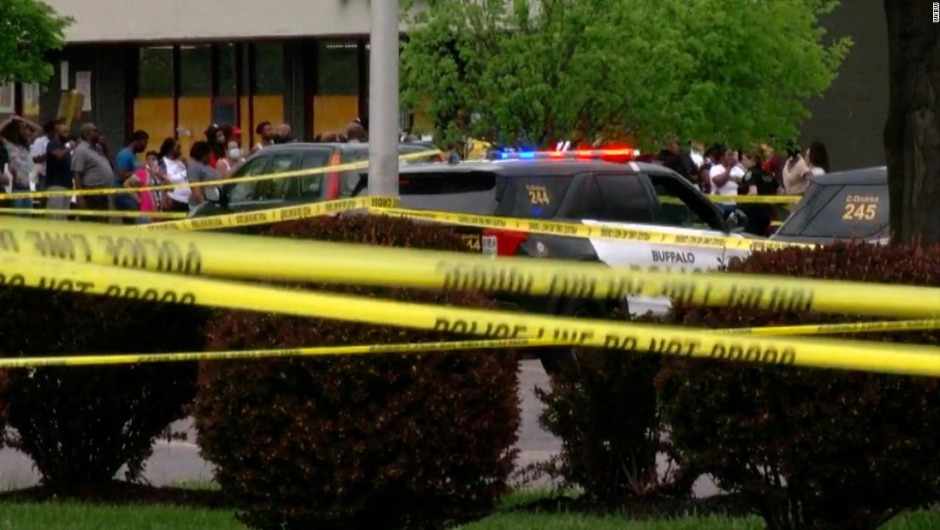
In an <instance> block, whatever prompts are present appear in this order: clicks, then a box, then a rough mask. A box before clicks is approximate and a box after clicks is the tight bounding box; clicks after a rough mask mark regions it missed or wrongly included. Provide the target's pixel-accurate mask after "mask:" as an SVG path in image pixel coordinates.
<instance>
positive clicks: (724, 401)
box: [658, 244, 940, 529]
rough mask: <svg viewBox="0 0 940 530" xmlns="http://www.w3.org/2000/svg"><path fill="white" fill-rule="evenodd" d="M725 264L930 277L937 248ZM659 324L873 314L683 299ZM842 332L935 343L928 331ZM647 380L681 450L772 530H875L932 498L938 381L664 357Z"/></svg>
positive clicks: (841, 250)
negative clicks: (652, 380) (654, 380)
mask: <svg viewBox="0 0 940 530" xmlns="http://www.w3.org/2000/svg"><path fill="white" fill-rule="evenodd" d="M730 270H731V271H734V272H743V273H754V274H774V275H784V276H792V277H804V278H830V279H844V280H856V281H865V282H878V283H894V284H913V285H925V286H936V285H938V284H940V250H938V249H930V250H924V249H920V248H915V247H904V246H890V247H888V246H884V247H879V246H870V245H851V244H836V245H831V246H827V247H825V248H822V249H815V250H807V249H801V248H793V249H787V250H781V251H775V252H767V253H757V254H754V255H753V256H751V257H749V258H748V259H747V260H746V261H743V262H741V261H739V260H734V261H733V262H732V263H731V264H730ZM670 319H671V321H672V323H675V324H683V325H686V326H689V327H705V328H728V327H751V326H778V325H796V324H809V323H836V322H853V321H865V320H872V319H866V318H862V317H858V316H851V315H849V316H825V315H818V314H811V313H797V312H788V313H779V312H770V311H766V310H764V311H762V310H753V309H742V308H701V307H692V306H688V305H681V304H676V305H675V306H674V308H673V311H672V313H671V315H670ZM852 338H853V339H861V338H864V339H866V340H877V341H886V342H888V341H889V342H916V343H923V344H934V345H935V344H937V343H938V342H940V333H937V332H913V333H884V334H878V335H874V334H871V335H869V334H866V335H865V336H864V337H861V336H853V337H852ZM658 388H659V395H660V400H661V402H662V405H663V414H664V417H665V419H666V421H667V422H668V424H669V425H670V427H671V437H672V441H673V443H674V444H675V446H676V448H677V450H678V451H679V453H680V454H681V456H682V457H683V458H684V459H687V460H688V461H689V462H691V463H692V464H694V465H696V466H699V467H700V468H701V469H702V470H704V471H705V472H707V473H710V474H712V475H713V476H714V477H715V478H716V479H717V482H718V484H719V486H720V487H722V488H724V489H727V490H730V491H733V492H740V493H742V494H744V495H745V496H746V497H747V498H748V499H749V501H750V503H751V506H752V507H753V508H754V510H755V511H757V512H758V513H760V514H761V515H762V516H763V517H764V519H765V521H766V522H767V525H768V527H769V528H771V529H823V528H826V529H833V528H845V529H858V528H875V527H877V526H879V525H880V524H882V523H884V522H885V521H887V520H888V519H890V518H891V517H893V516H894V515H896V514H897V513H899V512H900V511H902V510H904V509H908V508H913V507H917V506H920V505H923V504H926V503H929V502H932V501H935V500H936V499H937V498H938V493H940V459H938V458H937V455H938V454H940V386H938V381H937V379H933V378H926V377H903V376H892V375H878V374H866V373H858V372H852V371H836V370H815V369H799V368H787V367H775V366H758V365H745V364H731V363H724V362H718V361H706V360H680V359H675V358H669V359H666V360H664V368H663V370H662V372H661V374H660V376H659V379H658Z"/></svg>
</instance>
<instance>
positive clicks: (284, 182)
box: [231, 153, 296, 202]
mask: <svg viewBox="0 0 940 530" xmlns="http://www.w3.org/2000/svg"><path fill="white" fill-rule="evenodd" d="M269 158H270V160H271V161H270V164H269V165H268V166H267V169H266V170H265V172H264V174H272V173H284V172H285V171H290V170H291V169H293V164H294V155H293V154H292V153H285V154H279V155H274V156H271V157H269ZM260 174H261V173H260V172H259V173H258V175H260ZM258 175H240V176H258ZM295 181H296V179H290V178H284V179H276V180H262V181H258V182H246V183H244V184H239V185H238V186H236V187H235V190H234V191H233V192H232V199H231V200H232V201H233V202H234V201H245V200H254V201H264V200H272V199H285V198H287V196H288V193H287V192H288V190H289V189H290V186H291V183H292V182H295Z"/></svg>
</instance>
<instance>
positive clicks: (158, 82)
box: [137, 46, 173, 98]
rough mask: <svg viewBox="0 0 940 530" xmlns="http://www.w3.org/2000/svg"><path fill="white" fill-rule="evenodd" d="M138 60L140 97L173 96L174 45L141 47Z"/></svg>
mask: <svg viewBox="0 0 940 530" xmlns="http://www.w3.org/2000/svg"><path fill="white" fill-rule="evenodd" d="M138 60H139V72H140V73H139V77H138V79H137V90H138V97H142V98H169V97H173V47H172V46H155V47H151V48H141V49H140V55H139V59H138Z"/></svg>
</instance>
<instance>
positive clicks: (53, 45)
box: [0, 0, 73, 83]
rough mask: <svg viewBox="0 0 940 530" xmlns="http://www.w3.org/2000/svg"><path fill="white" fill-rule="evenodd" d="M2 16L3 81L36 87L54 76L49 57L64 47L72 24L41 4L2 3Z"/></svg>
mask: <svg viewBox="0 0 940 530" xmlns="http://www.w3.org/2000/svg"><path fill="white" fill-rule="evenodd" d="M2 4H3V8H2V15H0V81H2V82H7V83H9V82H19V83H33V82H41V81H45V80H46V79H48V78H49V76H51V75H52V65H51V64H50V63H49V62H48V61H47V60H46V54H47V53H48V52H50V51H53V50H57V49H59V48H61V47H62V45H63V44H64V42H65V37H64V35H63V32H64V31H65V28H66V27H68V26H69V24H71V23H72V22H73V19H72V18H71V17H63V16H60V15H59V14H57V13H56V11H55V10H54V9H53V8H52V7H51V6H50V5H49V4H46V3H45V2H42V1H39V0H3V2H2Z"/></svg>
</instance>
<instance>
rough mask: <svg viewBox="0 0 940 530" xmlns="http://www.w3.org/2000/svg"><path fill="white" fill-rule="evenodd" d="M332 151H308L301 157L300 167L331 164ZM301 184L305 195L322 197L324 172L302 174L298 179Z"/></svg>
mask: <svg viewBox="0 0 940 530" xmlns="http://www.w3.org/2000/svg"><path fill="white" fill-rule="evenodd" d="M330 156H331V153H330V151H329V150H327V149H318V150H316V151H307V152H305V153H304V154H303V156H302V157H301V158H300V169H318V168H323V167H326V166H328V165H329V164H330ZM297 180H298V181H299V184H300V195H301V196H303V197H320V194H321V193H322V191H323V173H317V174H315V175H302V176H301V177H299V178H298V179H297Z"/></svg>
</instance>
